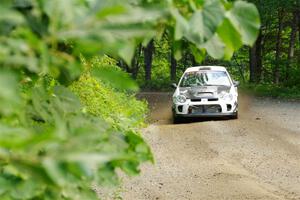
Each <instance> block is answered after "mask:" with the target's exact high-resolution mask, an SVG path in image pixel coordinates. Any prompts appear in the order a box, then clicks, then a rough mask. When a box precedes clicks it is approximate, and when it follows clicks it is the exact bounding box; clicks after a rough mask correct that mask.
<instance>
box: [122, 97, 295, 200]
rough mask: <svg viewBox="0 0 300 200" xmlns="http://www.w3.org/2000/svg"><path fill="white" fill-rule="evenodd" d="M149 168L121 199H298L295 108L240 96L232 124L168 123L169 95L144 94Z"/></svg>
mask: <svg viewBox="0 0 300 200" xmlns="http://www.w3.org/2000/svg"><path fill="white" fill-rule="evenodd" d="M143 96H144V97H145V98H146V99H148V101H149V103H150V106H151V110H152V112H151V117H150V118H151V125H150V126H149V127H148V128H146V129H145V130H144V131H143V135H144V137H145V139H146V140H147V142H148V143H149V145H150V146H151V148H152V151H153V154H154V156H155V160H156V163H155V165H152V164H145V165H143V166H142V172H141V175H140V176H139V177H133V178H125V179H124V188H123V192H122V193H121V196H122V197H123V199H124V200H144V199H145V200H146V199H147V200H187V199H193V200H194V199H195V200H201V199H204V200H209V199H214V200H215V199H228V200H234V199H243V200H244V199H300V103H299V102H287V101H279V100H272V99H263V98H253V97H248V96H246V95H242V96H241V97H240V102H239V104H240V113H239V114H240V117H239V119H238V120H214V121H193V122H188V123H183V124H176V125H174V124H172V123H171V112H170V108H171V102H170V99H171V96H170V94H167V93H145V94H143Z"/></svg>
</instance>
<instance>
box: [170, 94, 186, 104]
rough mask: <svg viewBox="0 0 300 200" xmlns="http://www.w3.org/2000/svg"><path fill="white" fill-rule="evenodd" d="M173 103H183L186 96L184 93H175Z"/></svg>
mask: <svg viewBox="0 0 300 200" xmlns="http://www.w3.org/2000/svg"><path fill="white" fill-rule="evenodd" d="M173 100H174V103H185V102H186V97H185V96H184V95H177V96H175V97H174V98H173Z"/></svg>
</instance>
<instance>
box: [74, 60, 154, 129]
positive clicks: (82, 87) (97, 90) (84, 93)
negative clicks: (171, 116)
mask: <svg viewBox="0 0 300 200" xmlns="http://www.w3.org/2000/svg"><path fill="white" fill-rule="evenodd" d="M108 64H109V65H108ZM115 64H116V62H114V60H113V59H111V58H108V57H107V56H105V57H103V58H101V59H99V58H95V59H93V60H92V61H91V63H90V65H91V66H90V67H89V66H87V68H88V69H89V70H87V71H86V72H85V73H84V74H82V75H81V77H80V78H79V80H78V81H76V82H74V83H73V84H72V85H71V90H72V91H73V92H74V93H75V94H76V95H78V96H79V97H80V100H81V102H82V104H83V105H84V106H85V109H86V110H87V111H88V112H89V113H91V114H93V115H95V116H99V117H102V118H103V119H104V120H105V121H107V122H109V123H112V124H113V125H114V126H116V127H117V128H121V129H125V130H126V129H128V128H139V127H141V126H143V125H144V119H145V116H146V114H147V112H148V111H147V104H146V102H142V101H138V100H136V98H135V97H134V94H130V93H128V92H124V91H122V90H121V91H120V90H116V89H115V88H114V87H112V86H115V83H114V82H115V81H117V80H115V76H112V77H111V76H106V77H105V78H104V79H102V80H98V81H97V79H96V78H95V77H93V76H92V75H91V71H92V72H94V71H95V70H99V72H102V71H105V70H106V71H109V72H112V73H118V74H125V73H124V72H122V71H121V70H120V68H119V67H117V66H116V65H115ZM108 77H109V78H112V80H113V81H114V82H113V81H112V80H108V79H106V78H108ZM120 80H122V83H123V84H124V83H126V81H125V80H126V79H124V78H123V79H120ZM130 81H131V80H130ZM118 89H119V88H118Z"/></svg>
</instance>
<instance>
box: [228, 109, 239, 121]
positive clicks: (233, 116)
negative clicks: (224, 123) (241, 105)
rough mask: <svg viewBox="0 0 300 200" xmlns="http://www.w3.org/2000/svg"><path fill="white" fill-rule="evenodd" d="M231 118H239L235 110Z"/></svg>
mask: <svg viewBox="0 0 300 200" xmlns="http://www.w3.org/2000/svg"><path fill="white" fill-rule="evenodd" d="M230 118H231V119H238V118H239V113H238V111H236V112H235V113H234V114H233V115H232V116H231V117H230Z"/></svg>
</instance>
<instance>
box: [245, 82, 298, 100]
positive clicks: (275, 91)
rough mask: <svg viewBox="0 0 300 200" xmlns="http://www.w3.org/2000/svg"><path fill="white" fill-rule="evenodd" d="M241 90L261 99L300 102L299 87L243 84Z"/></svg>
mask: <svg viewBox="0 0 300 200" xmlns="http://www.w3.org/2000/svg"><path fill="white" fill-rule="evenodd" d="M240 89H241V90H242V91H245V92H248V93H251V94H254V95H255V96H260V97H271V98H279V99H288V100H300V88H299V87H297V86H293V87H286V86H281V85H274V84H242V85H241V86H240Z"/></svg>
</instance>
